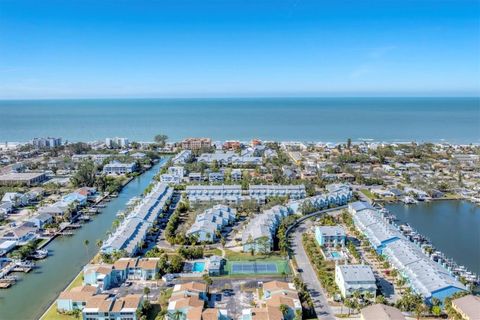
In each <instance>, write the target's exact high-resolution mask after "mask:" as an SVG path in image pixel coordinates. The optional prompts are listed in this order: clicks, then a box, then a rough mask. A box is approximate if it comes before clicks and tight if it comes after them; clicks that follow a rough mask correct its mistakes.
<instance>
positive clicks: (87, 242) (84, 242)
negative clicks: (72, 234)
mask: <svg viewBox="0 0 480 320" xmlns="http://www.w3.org/2000/svg"><path fill="white" fill-rule="evenodd" d="M89 244H90V241H88V239H85V240H84V241H83V245H84V246H85V251H86V252H87V256H88V245H89Z"/></svg>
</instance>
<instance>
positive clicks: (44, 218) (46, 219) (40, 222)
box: [28, 213, 53, 229]
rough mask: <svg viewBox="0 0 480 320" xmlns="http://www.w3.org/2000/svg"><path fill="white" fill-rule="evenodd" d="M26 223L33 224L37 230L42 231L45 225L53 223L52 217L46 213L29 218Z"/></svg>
mask: <svg viewBox="0 0 480 320" xmlns="http://www.w3.org/2000/svg"><path fill="white" fill-rule="evenodd" d="M28 221H30V222H31V223H33V224H34V225H35V226H36V227H37V228H38V229H43V227H45V225H46V224H49V223H51V222H52V221H53V217H52V215H50V214H48V213H40V214H37V215H36V216H33V217H31V218H30V219H28Z"/></svg>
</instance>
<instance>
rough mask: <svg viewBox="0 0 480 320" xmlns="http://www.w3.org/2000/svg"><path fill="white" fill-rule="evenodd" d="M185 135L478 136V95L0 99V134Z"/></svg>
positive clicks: (4, 137) (24, 137) (8, 137)
mask: <svg viewBox="0 0 480 320" xmlns="http://www.w3.org/2000/svg"><path fill="white" fill-rule="evenodd" d="M157 133H165V134H167V135H168V136H169V137H170V138H171V139H172V140H181V139H183V138H184V137H189V136H208V137H212V138H213V139H218V140H225V139H240V140H250V139H251V138H260V139H272V140H273V139H274V140H302V141H324V142H340V141H346V140H347V139H348V138H352V139H353V140H354V141H355V140H358V139H374V140H377V141H412V140H417V141H441V140H442V139H444V140H447V141H449V142H462V143H471V142H473V143H479V142H480V100H479V98H282V99H280V98H275V99H274V98H271V99H267V98H265V99H177V100H172V99H170V100H168V99H143V100H140V99H139V100H128V99H125V100H42V101H0V141H2V142H3V141H29V140H31V139H32V138H33V137H36V136H61V137H63V138H65V139H68V140H73V141H75V140H76V141H78V140H84V141H90V140H96V139H104V138H105V137H111V136H121V137H128V138H130V139H131V140H137V141H151V140H152V139H153V136H154V135H155V134H157Z"/></svg>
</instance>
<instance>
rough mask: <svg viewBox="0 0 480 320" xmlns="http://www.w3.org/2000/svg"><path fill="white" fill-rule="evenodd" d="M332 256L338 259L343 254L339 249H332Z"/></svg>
mask: <svg viewBox="0 0 480 320" xmlns="http://www.w3.org/2000/svg"><path fill="white" fill-rule="evenodd" d="M332 257H333V258H335V259H338V258H341V255H340V253H338V252H337V251H332Z"/></svg>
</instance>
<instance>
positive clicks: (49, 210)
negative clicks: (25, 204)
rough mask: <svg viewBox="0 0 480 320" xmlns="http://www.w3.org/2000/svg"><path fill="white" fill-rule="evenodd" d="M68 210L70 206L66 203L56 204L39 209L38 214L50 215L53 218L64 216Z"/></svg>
mask: <svg viewBox="0 0 480 320" xmlns="http://www.w3.org/2000/svg"><path fill="white" fill-rule="evenodd" d="M67 209H68V205H67V204H65V203H64V202H56V203H54V204H52V205H48V206H45V207H40V208H38V210H37V212H38V213H39V214H44V213H45V214H49V215H51V216H52V217H59V216H63V215H64V214H65V212H66V211H67Z"/></svg>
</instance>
